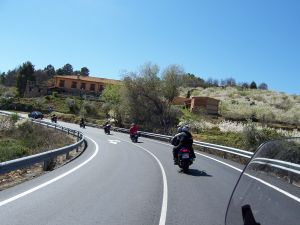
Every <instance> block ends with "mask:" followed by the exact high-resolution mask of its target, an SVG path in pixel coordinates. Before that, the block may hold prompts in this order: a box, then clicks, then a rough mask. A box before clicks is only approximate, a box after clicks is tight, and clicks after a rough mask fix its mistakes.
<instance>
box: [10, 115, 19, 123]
mask: <svg viewBox="0 0 300 225" xmlns="http://www.w3.org/2000/svg"><path fill="white" fill-rule="evenodd" d="M10 120H11V121H12V122H13V123H16V122H17V121H18V120H19V115H18V113H13V114H11V115H10Z"/></svg>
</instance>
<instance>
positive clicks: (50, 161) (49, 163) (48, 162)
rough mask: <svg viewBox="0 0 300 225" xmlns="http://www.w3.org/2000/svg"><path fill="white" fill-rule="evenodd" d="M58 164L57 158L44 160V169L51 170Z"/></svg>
mask: <svg viewBox="0 0 300 225" xmlns="http://www.w3.org/2000/svg"><path fill="white" fill-rule="evenodd" d="M55 164H56V160H55V158H51V159H48V160H45V161H44V166H43V170H44V171H49V170H53V169H54V167H55Z"/></svg>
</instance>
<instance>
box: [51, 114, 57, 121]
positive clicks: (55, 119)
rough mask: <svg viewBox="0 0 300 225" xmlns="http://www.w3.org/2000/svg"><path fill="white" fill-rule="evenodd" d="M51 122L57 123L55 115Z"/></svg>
mask: <svg viewBox="0 0 300 225" xmlns="http://www.w3.org/2000/svg"><path fill="white" fill-rule="evenodd" d="M51 122H54V123H56V122H57V117H56V115H55V114H53V115H52V116H51Z"/></svg>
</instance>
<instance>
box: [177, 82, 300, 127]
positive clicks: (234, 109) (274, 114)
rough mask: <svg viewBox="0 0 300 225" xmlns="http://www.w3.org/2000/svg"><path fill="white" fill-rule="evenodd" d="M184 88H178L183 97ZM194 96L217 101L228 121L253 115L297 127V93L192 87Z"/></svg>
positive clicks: (299, 114)
mask: <svg viewBox="0 0 300 225" xmlns="http://www.w3.org/2000/svg"><path fill="white" fill-rule="evenodd" d="M187 91H188V89H182V90H181V95H182V96H185V95H186V93H187ZM192 95H194V96H208V97H213V98H217V99H219V100H221V103H220V114H221V115H222V117H224V118H227V119H232V120H247V119H249V118H255V119H256V120H258V121H259V122H261V123H266V124H270V123H279V124H282V125H284V124H286V125H293V126H294V127H300V96H299V95H287V94H285V93H278V92H274V91H268V90H258V89H242V88H238V87H236V88H235V87H226V88H219V87H218V88H217V87H214V88H206V89H203V88H197V89H193V91H192Z"/></svg>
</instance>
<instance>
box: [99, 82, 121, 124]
mask: <svg viewBox="0 0 300 225" xmlns="http://www.w3.org/2000/svg"><path fill="white" fill-rule="evenodd" d="M121 93H122V87H121V86H119V85H106V86H105V88H104V90H103V91H102V94H101V99H102V100H103V101H104V102H105V105H104V108H105V111H106V113H108V112H109V111H111V112H112V117H113V118H114V119H115V120H116V125H117V126H122V123H123V118H124V110H123V106H124V105H123V104H122V94H121Z"/></svg>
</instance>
